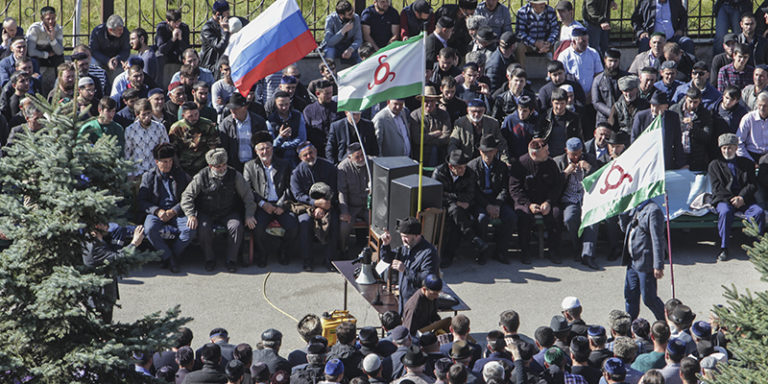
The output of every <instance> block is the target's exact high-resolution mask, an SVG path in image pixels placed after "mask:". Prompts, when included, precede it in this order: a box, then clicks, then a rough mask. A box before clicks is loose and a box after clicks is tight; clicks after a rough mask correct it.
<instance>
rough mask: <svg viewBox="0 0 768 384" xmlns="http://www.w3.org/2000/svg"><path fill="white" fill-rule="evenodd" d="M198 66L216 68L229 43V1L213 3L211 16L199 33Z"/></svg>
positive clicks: (219, 0) (220, 0)
mask: <svg viewBox="0 0 768 384" xmlns="http://www.w3.org/2000/svg"><path fill="white" fill-rule="evenodd" d="M200 38H201V40H202V47H201V48H200V56H202V57H201V58H200V66H201V67H204V68H207V69H209V70H211V71H215V70H216V64H217V63H218V62H219V59H220V58H221V56H222V55H223V54H224V51H225V50H226V49H227V46H228V45H229V3H228V2H227V0H216V1H215V2H214V3H213V12H212V17H211V18H210V19H208V21H206V22H205V24H204V25H203V30H202V32H201V34H200Z"/></svg>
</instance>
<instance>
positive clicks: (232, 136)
mask: <svg viewBox="0 0 768 384" xmlns="http://www.w3.org/2000/svg"><path fill="white" fill-rule="evenodd" d="M198 84H203V85H204V84H205V83H203V82H200V83H198ZM227 109H229V111H230V115H229V116H227V117H226V118H225V119H224V120H223V121H222V122H221V125H220V126H219V136H220V137H221V146H222V147H223V148H224V149H226V150H227V154H228V155H229V159H228V160H227V164H229V165H230V166H231V167H232V168H235V169H236V170H238V171H242V169H243V164H245V163H247V162H249V161H251V160H253V159H254V158H255V156H254V154H253V144H252V141H253V137H254V136H255V135H256V134H257V133H258V132H266V133H267V134H269V131H268V130H267V121H266V120H264V118H263V117H261V116H259V115H257V114H255V113H253V112H251V111H249V110H248V102H247V101H246V100H245V97H244V96H243V95H241V94H240V92H235V93H233V94H232V96H231V97H230V99H229V103H227ZM270 137H272V136H271V135H270Z"/></svg>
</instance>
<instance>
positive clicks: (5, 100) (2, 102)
mask: <svg viewBox="0 0 768 384" xmlns="http://www.w3.org/2000/svg"><path fill="white" fill-rule="evenodd" d="M29 81H30V76H29V75H28V74H27V73H26V72H22V71H16V72H14V73H13V75H11V81H10V82H9V83H8V85H6V86H5V87H3V94H2V97H1V98H0V113H2V114H3V117H5V119H6V120H10V119H11V118H12V117H13V116H14V115H16V114H17V113H19V111H20V106H19V102H20V101H21V99H23V98H25V97H27V95H28V93H27V92H28V91H29Z"/></svg>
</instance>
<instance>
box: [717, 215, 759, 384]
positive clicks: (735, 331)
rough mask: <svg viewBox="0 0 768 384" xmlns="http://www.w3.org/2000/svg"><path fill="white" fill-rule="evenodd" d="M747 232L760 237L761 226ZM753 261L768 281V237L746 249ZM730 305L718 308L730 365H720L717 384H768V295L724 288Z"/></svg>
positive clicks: (733, 286)
mask: <svg viewBox="0 0 768 384" xmlns="http://www.w3.org/2000/svg"><path fill="white" fill-rule="evenodd" d="M744 232H746V233H747V235H749V236H752V237H756V236H758V230H757V226H756V225H755V224H754V223H748V224H747V227H746V228H745V230H744ZM743 248H744V249H745V250H746V251H747V255H749V260H750V262H752V264H754V265H755V268H756V269H757V270H758V272H760V275H761V276H762V277H761V278H760V280H762V281H768V236H767V235H763V236H760V237H759V238H758V241H756V242H755V243H754V244H753V245H752V246H749V245H744V246H743ZM724 288H725V293H724V294H723V296H724V297H725V298H726V301H727V305H726V306H724V307H715V313H716V314H717V315H718V316H719V318H720V324H721V326H723V327H725V328H726V329H727V330H728V350H729V351H730V352H731V353H732V355H733V356H732V358H731V359H730V360H729V362H728V364H718V370H719V371H720V373H719V374H717V375H716V376H715V380H714V381H711V382H712V383H715V384H733V383H768V321H767V320H766V319H768V291H760V292H751V291H750V290H746V291H745V292H744V293H740V292H739V291H738V289H737V288H736V285H735V284H731V287H724Z"/></svg>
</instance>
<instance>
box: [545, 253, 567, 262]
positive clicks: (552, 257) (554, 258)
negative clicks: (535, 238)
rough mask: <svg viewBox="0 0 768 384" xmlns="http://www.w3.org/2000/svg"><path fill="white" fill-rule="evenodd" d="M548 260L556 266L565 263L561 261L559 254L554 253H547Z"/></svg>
mask: <svg viewBox="0 0 768 384" xmlns="http://www.w3.org/2000/svg"><path fill="white" fill-rule="evenodd" d="M547 258H548V259H549V261H551V262H553V263H555V264H562V263H563V261H562V260H560V256H558V255H557V253H555V252H552V251H547Z"/></svg>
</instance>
